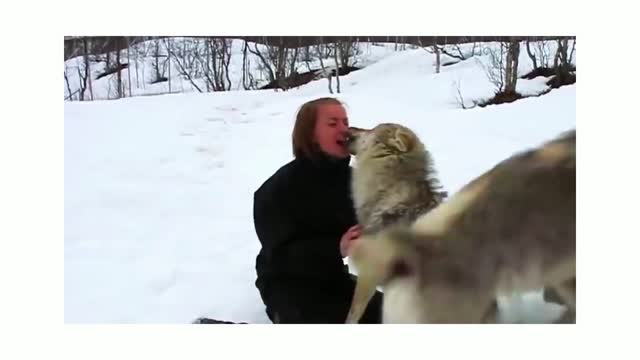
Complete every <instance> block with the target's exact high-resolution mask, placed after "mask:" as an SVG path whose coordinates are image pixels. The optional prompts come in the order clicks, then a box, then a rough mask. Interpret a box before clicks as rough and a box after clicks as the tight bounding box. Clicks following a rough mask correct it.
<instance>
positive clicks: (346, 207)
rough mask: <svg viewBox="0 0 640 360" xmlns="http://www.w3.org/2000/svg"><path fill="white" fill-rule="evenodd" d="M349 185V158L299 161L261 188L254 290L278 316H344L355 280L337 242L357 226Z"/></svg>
mask: <svg viewBox="0 0 640 360" xmlns="http://www.w3.org/2000/svg"><path fill="white" fill-rule="evenodd" d="M350 186H351V167H350V166H349V159H345V160H336V159H331V158H322V159H321V160H317V161H312V160H310V159H306V158H298V159H295V160H293V161H291V162H290V163H288V164H286V165H285V166H283V167H282V168H280V169H279V170H278V171H277V172H276V173H275V174H274V175H272V176H271V177H270V178H269V179H268V180H267V181H265V182H264V184H262V186H260V188H259V189H258V190H257V191H256V192H255V194H254V209H253V211H254V212H253V215H254V224H255V229H256V233H257V235H258V238H259V240H260V243H261V245H262V248H261V250H260V253H259V254H258V256H257V258H256V273H257V280H256V287H257V288H258V290H259V291H260V295H261V297H262V299H263V301H264V303H265V305H266V306H267V313H268V314H269V317H270V318H272V320H273V313H274V310H278V311H279V312H281V313H282V312H290V311H293V312H302V313H304V314H303V315H305V314H306V315H305V316H303V315H301V314H297V315H293V314H289V315H290V316H291V317H292V321H293V322H332V320H330V319H328V318H332V319H333V320H335V322H341V321H344V319H345V317H346V311H348V307H349V304H350V301H351V297H352V295H353V286H354V281H353V279H352V278H351V276H350V275H349V273H348V271H347V268H346V266H345V265H344V263H343V259H342V256H341V254H340V248H339V244H340V238H341V237H342V235H343V234H344V233H345V232H346V231H347V230H348V229H349V228H350V227H351V226H353V225H355V224H356V223H357V221H356V217H355V211H354V208H353V202H352V200H351V192H350ZM325 310H326V311H325ZM323 311H324V313H323V314H320V313H319V312H323ZM327 312H329V313H330V314H328V313H327ZM311 313H313V314H311ZM281 315H282V314H281ZM296 316H301V317H300V318H299V319H297V320H299V321H296Z"/></svg>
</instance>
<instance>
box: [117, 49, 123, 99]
mask: <svg viewBox="0 0 640 360" xmlns="http://www.w3.org/2000/svg"><path fill="white" fill-rule="evenodd" d="M116 69H117V76H118V98H122V97H123V94H122V93H123V89H124V88H123V86H122V66H120V50H117V51H116Z"/></svg>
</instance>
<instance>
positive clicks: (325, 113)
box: [314, 104, 350, 158]
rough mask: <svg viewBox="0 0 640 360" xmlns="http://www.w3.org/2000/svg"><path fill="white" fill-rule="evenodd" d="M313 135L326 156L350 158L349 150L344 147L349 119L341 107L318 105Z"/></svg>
mask: <svg viewBox="0 0 640 360" xmlns="http://www.w3.org/2000/svg"><path fill="white" fill-rule="evenodd" d="M314 133H315V138H316V142H317V143H318V145H319V146H320V149H321V150H322V151H324V152H325V153H326V154H328V155H331V156H334V157H337V158H346V157H349V156H350V154H349V149H347V146H346V140H347V136H348V134H349V119H348V118H347V112H346V110H345V109H344V107H343V106H342V105H338V104H324V105H320V106H319V107H318V113H317V118H316V128H315V132H314Z"/></svg>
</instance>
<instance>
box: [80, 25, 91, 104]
mask: <svg viewBox="0 0 640 360" xmlns="http://www.w3.org/2000/svg"><path fill="white" fill-rule="evenodd" d="M82 44H83V45H84V69H85V74H86V75H85V76H86V79H87V81H88V82H89V96H90V97H91V101H93V86H92V85H91V62H90V61H89V44H88V41H87V38H86V37H85V38H83V39H82Z"/></svg>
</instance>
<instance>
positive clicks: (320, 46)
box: [316, 44, 333, 94]
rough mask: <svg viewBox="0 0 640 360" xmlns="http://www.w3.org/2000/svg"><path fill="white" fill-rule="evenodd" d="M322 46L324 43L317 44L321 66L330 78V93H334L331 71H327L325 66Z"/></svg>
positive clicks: (325, 74) (323, 72) (324, 73)
mask: <svg viewBox="0 0 640 360" xmlns="http://www.w3.org/2000/svg"><path fill="white" fill-rule="evenodd" d="M322 46H323V45H322V44H318V45H316V49H317V53H318V59H319V60H320V67H321V68H322V74H323V75H324V76H326V77H327V79H329V93H330V94H333V87H332V86H331V73H329V72H327V68H326V67H325V66H324V61H323V60H322V57H323V56H322V55H323V52H322Z"/></svg>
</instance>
